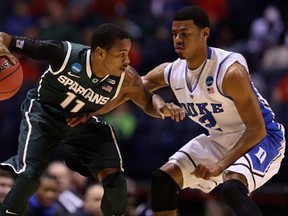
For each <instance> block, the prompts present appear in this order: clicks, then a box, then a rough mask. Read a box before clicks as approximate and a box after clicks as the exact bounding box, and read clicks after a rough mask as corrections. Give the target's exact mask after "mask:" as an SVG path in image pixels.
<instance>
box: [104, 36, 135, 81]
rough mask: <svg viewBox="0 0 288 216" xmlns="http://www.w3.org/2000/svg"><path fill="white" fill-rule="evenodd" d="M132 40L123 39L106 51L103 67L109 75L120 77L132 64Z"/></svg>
mask: <svg viewBox="0 0 288 216" xmlns="http://www.w3.org/2000/svg"><path fill="white" fill-rule="evenodd" d="M130 49H131V40H129V39H123V40H118V41H116V42H115V44H114V46H113V47H112V48H111V49H110V50H107V51H105V56H104V58H103V66H104V67H105V69H106V70H107V73H108V74H109V75H114V76H120V75H121V74H122V73H123V72H124V71H125V70H126V68H127V66H128V65H129V63H130V59H129V56H128V54H129V51H130Z"/></svg>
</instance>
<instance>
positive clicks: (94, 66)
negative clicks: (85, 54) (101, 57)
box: [90, 56, 107, 78]
mask: <svg viewBox="0 0 288 216" xmlns="http://www.w3.org/2000/svg"><path fill="white" fill-rule="evenodd" d="M90 67H91V70H92V73H93V75H94V76H96V77H98V78H103V77H105V76H107V73H106V68H104V66H103V64H102V62H98V61H97V59H96V58H93V56H91V60H90Z"/></svg>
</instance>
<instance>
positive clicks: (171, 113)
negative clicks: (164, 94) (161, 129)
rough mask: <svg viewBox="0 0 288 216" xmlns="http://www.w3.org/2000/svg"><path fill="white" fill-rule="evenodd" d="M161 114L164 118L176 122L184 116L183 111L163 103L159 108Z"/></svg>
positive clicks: (171, 104) (180, 108)
mask: <svg viewBox="0 0 288 216" xmlns="http://www.w3.org/2000/svg"><path fill="white" fill-rule="evenodd" d="M161 112H162V113H164V116H165V117H170V118H171V119H173V120H175V121H176V122H179V121H180V120H183V119H184V118H185V116H186V112H185V110H184V109H183V108H182V107H179V106H177V105H176V104H174V103H165V105H164V106H163V107H162V108H161Z"/></svg>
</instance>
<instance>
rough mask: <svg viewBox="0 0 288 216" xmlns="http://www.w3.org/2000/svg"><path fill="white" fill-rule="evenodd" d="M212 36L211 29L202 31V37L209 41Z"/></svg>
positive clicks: (206, 28)
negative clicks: (210, 35)
mask: <svg viewBox="0 0 288 216" xmlns="http://www.w3.org/2000/svg"><path fill="white" fill-rule="evenodd" d="M209 34H210V29H209V28H208V27H205V28H204V29H202V37H203V38H205V39H207V38H208V37H209Z"/></svg>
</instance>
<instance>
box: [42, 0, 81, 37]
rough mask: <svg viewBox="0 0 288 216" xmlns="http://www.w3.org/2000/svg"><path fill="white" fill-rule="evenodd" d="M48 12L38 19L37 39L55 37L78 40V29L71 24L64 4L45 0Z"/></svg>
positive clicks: (55, 0)
mask: <svg viewBox="0 0 288 216" xmlns="http://www.w3.org/2000/svg"><path fill="white" fill-rule="evenodd" d="M47 12H48V14H47V15H46V16H44V17H41V19H40V21H39V36H38V37H39V39H48V38H51V39H57V40H68V41H72V42H79V40H80V29H78V28H77V26H75V25H71V24H70V23H69V20H68V11H67V10H65V5H63V4H61V3H60V2H58V1H57V0H51V1H48V2H47Z"/></svg>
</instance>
